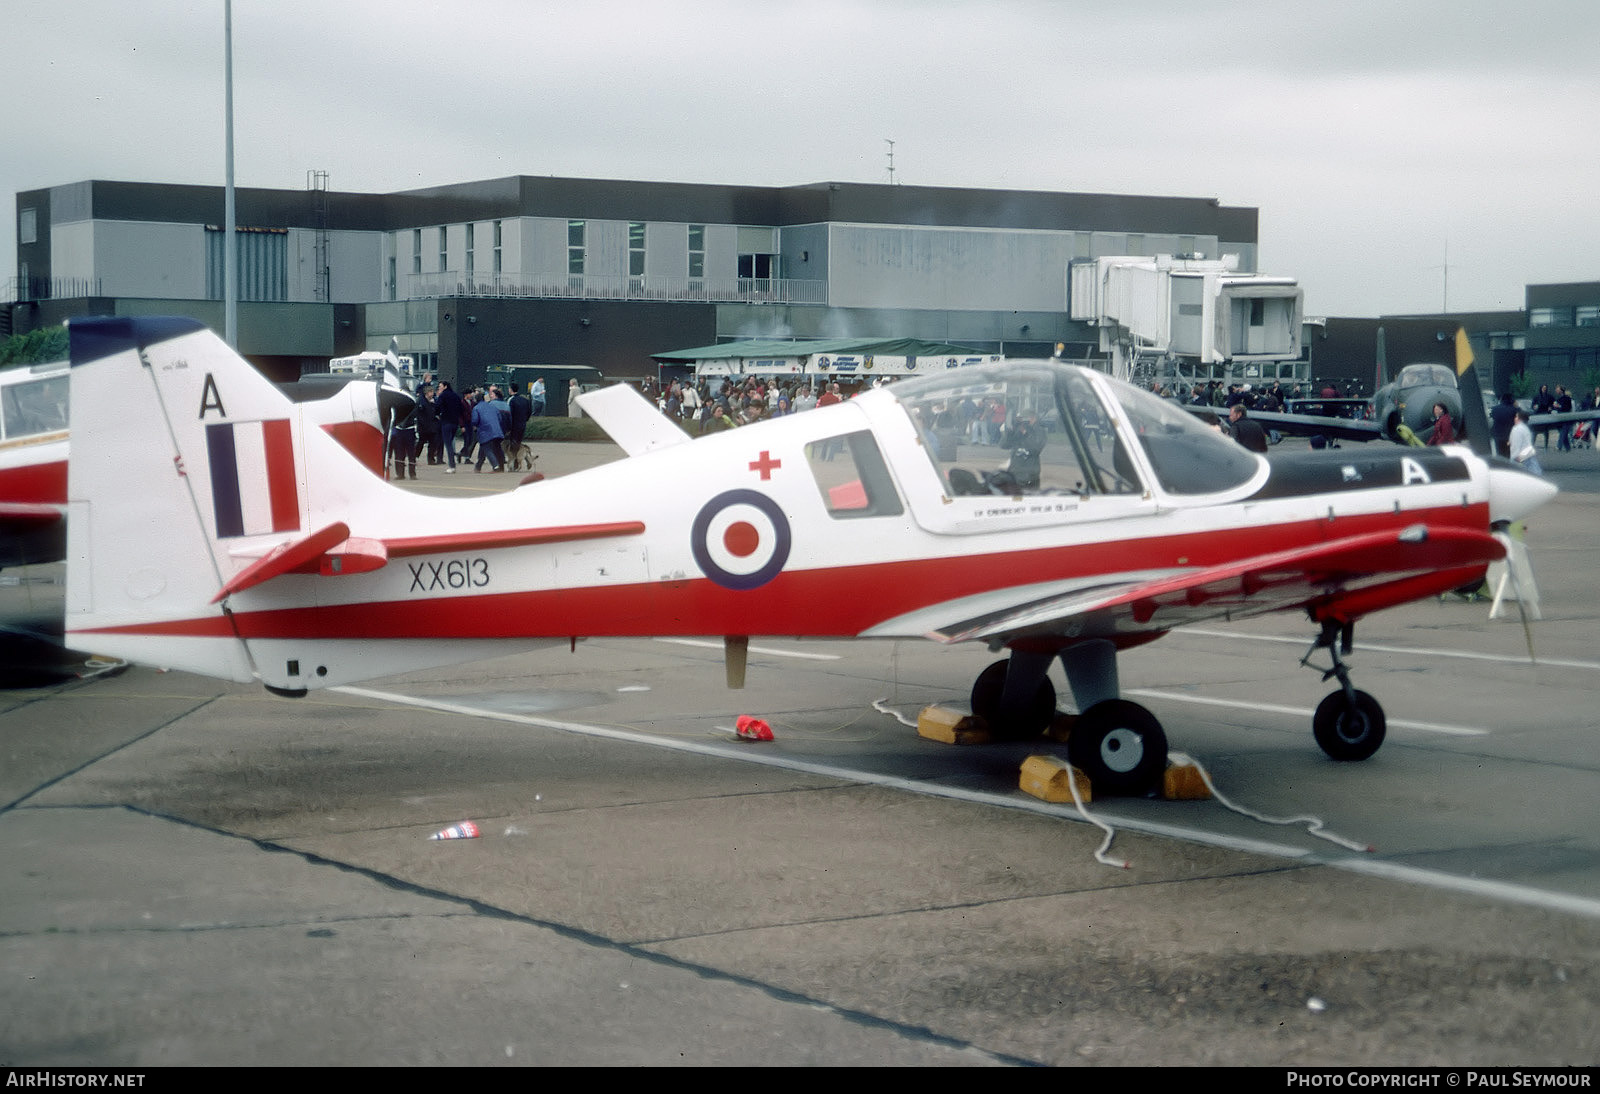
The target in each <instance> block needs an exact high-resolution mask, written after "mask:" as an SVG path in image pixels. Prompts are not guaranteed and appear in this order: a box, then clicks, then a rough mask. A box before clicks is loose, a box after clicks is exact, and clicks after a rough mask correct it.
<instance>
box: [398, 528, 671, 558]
mask: <svg viewBox="0 0 1600 1094" xmlns="http://www.w3.org/2000/svg"><path fill="white" fill-rule="evenodd" d="M643 531H644V522H643V521H638V520H620V521H615V522H613V523H610V524H566V525H557V526H554V527H550V528H504V529H495V530H492V531H485V532H451V533H446V534H444V535H438V536H410V537H407V538H405V539H386V540H384V541H383V545H384V547H385V548H386V549H387V550H388V552H389V557H391V558H404V557H407V556H411V555H437V554H442V553H444V552H446V551H492V550H494V549H496V548H499V547H528V546H532V545H534V544H539V543H567V542H570V541H573V540H580V539H607V538H609V537H611V536H636V535H638V534H639V533H641V532H643Z"/></svg>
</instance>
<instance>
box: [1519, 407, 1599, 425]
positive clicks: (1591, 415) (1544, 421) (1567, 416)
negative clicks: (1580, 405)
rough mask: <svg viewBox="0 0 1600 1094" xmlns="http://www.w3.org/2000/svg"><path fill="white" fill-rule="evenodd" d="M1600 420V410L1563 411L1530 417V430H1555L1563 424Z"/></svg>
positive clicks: (1531, 415)
mask: <svg viewBox="0 0 1600 1094" xmlns="http://www.w3.org/2000/svg"><path fill="white" fill-rule="evenodd" d="M1597 419H1600V410H1563V411H1558V412H1554V413H1550V414H1530V415H1528V428H1529V429H1540V430H1543V429H1554V428H1555V427H1556V426H1558V425H1560V424H1561V423H1562V422H1592V421H1596V420H1597Z"/></svg>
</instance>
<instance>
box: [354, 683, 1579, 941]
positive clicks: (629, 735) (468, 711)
mask: <svg viewBox="0 0 1600 1094" xmlns="http://www.w3.org/2000/svg"><path fill="white" fill-rule="evenodd" d="M328 690H329V691H336V692H340V693H342V694H345V695H358V696H362V697H364V698H368V699H377V700H379V701H381V702H388V703H395V704H398V705H400V706H410V707H419V708H423V709H427V710H438V711H443V712H445V713H449V714H460V715H463V716H466V717H469V718H490V719H493V720H496V721H501V722H515V723H519V724H521V725H531V726H540V727H542V728H545V729H554V730H559V731H561V732H563V733H574V734H578V735H580V736H585V737H601V738H605V739H607V740H613V741H627V742H629V743H632V744H641V745H648V746H649V747H651V748H665V749H670V750H672V751H675V752H688V753H693V754H695V755H700V756H708V757H713V758H716V759H724V760H739V761H741V762H743V763H753V764H761V765H763V766H765V767H774V768H780V769H783V770H786V771H794V772H798V773H801V774H808V775H816V776H818V777H821V778H826V779H835V780H838V781H840V782H847V783H855V784H858V785H865V786H881V787H885V788H888V789H891V790H903V791H905V792H907V793H910V794H921V795H923V796H924V797H933V798H946V799H949V800H952V801H963V802H969V803H973V804H978V805H990V806H999V807H1000V808H1003V809H1016V810H1021V811H1024V812H1029V813H1038V814H1041V815H1043V816H1049V817H1055V818H1057V819H1059V820H1068V821H1072V822H1073V823H1076V824H1081V823H1086V822H1085V821H1084V820H1083V818H1082V817H1080V816H1079V815H1078V813H1077V811H1076V809H1075V808H1074V807H1072V806H1068V805H1056V804H1053V803H1051V802H1045V801H1040V800H1039V799H1037V798H1033V797H1029V796H1028V795H1026V794H1023V793H1022V792H1021V791H1020V790H1019V791H1015V792H1010V793H1005V794H1000V793H996V792H993V791H988V790H967V789H964V788H962V787H958V786H946V785H943V784H941V783H933V782H925V781H920V780H916V779H906V778H902V777H900V776H898V775H878V774H874V773H872V772H870V771H856V770H852V769H850V768H846V767H837V766H835V765H833V764H824V763H816V762H814V761H810V760H801V759H797V758H795V757H792V756H784V755H782V754H775V753H772V752H769V751H763V750H760V749H758V748H755V747H751V746H747V745H742V744H737V743H730V744H729V745H726V746H723V745H717V744H714V743H712V742H709V741H692V740H682V739H680V738H675V737H658V736H654V735H652V734H648V733H640V732H638V731H635V730H627V729H615V728H612V727H608V726H594V725H588V724H586V723H583V722H566V721H561V720H558V719H555V718H539V717H536V716H534V715H530V714H514V713H511V712H508V711H500V710H485V709H482V708H479V707H473V706H468V705H467V704H465V703H455V702H448V701H446V700H442V699H426V698H422V697H420V696H414V695H400V694H397V693H395V692H389V691H376V690H373V689H371V688H358V687H350V686H340V687H333V688H329V689H328ZM1257 709H1263V708H1260V707H1258V708H1257ZM1102 816H1105V817H1107V819H1109V820H1111V821H1112V822H1113V823H1114V825H1115V827H1117V828H1118V829H1120V830H1123V831H1127V832H1138V833H1140V834H1142V835H1149V836H1162V837H1165V838H1168V839H1177V840H1183V841H1185V842H1187V843H1198V844H1201V845H1203V846H1207V847H1218V848H1221V849H1223V850H1227V851H1241V852H1244V853H1247V854H1257V855H1265V856H1268V857H1271V858H1284V859H1292V860H1295V861H1299V862H1305V863H1311V864H1316V865H1320V866H1328V867H1331V868H1333V869H1336V870H1346V871H1349V872H1351V873H1359V874H1367V875H1370V876H1373V877H1381V878H1388V879H1390V880H1394V881H1404V882H1408V883H1410V884H1414V885H1425V886H1429V887H1431V888H1435V889H1441V890H1445V891H1449V892H1457V893H1463V894H1466V895H1471V896H1480V897H1491V898H1493V899H1496V900H1503V901H1506V902H1508V903H1513V904H1521V905H1525V906H1528V907H1535V908H1544V909H1546V910H1550V911H1558V912H1565V913H1567V914H1570V915H1581V916H1585V917H1587V918H1590V919H1600V900H1594V899H1590V898H1587V897H1581V896H1575V895H1573V894H1571V893H1560V892H1553V891H1551V890H1548V889H1535V888H1532V887H1530V886H1526V885H1517V884H1514V883H1512V882H1501V881H1487V880H1484V879H1482V878H1473V877H1462V876H1459V875H1456V874H1447V873H1443V872H1442V871H1438V870H1424V869H1420V868H1417V867H1412V866H1405V865H1403V864H1400V863H1394V862H1386V861H1383V860H1381V859H1373V858H1371V857H1370V856H1366V855H1348V854H1327V853H1318V852H1313V851H1310V850H1307V849H1306V848H1304V847H1295V846H1293V845H1291V844H1283V843H1269V842H1266V841H1263V840H1251V839H1244V838H1241V837H1238V836H1229V835H1225V834H1223V833H1220V832H1208V831H1205V830H1204V829H1200V828H1191V827H1188V826H1184V825H1172V824H1161V823H1156V822H1153V821H1148V820H1141V819H1133V818H1128V817H1114V816H1109V815H1107V814H1105V813H1102Z"/></svg>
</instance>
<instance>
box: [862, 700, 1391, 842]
mask: <svg viewBox="0 0 1600 1094" xmlns="http://www.w3.org/2000/svg"><path fill="white" fill-rule="evenodd" d="M887 703H888V700H887V698H883V699H874V700H873V702H872V709H873V710H876V711H877V712H878V713H880V714H887V715H889V716H890V717H892V718H896V719H898V720H899V721H900V723H901V724H902V725H907V726H910V727H912V728H913V729H915V728H917V723H916V722H915V721H913V720H911V719H909V718H907V717H906V716H905V715H904V714H901V713H900V712H899V711H897V710H894V709H892V708H891V707H889V706H888V705H887ZM1051 758H1052V759H1054V760H1056V761H1057V762H1058V763H1060V764H1062V766H1064V767H1066V768H1067V770H1068V777H1067V783H1068V786H1069V787H1070V788H1071V790H1072V804H1073V805H1074V806H1076V807H1077V810H1078V814H1079V816H1081V817H1083V819H1084V820H1086V821H1088V822H1089V823H1090V824H1092V825H1094V826H1095V827H1096V828H1098V829H1100V830H1101V831H1102V832H1104V833H1105V834H1106V838H1105V840H1104V841H1102V842H1101V844H1100V846H1099V847H1098V848H1096V849H1095V853H1094V857H1095V861H1096V862H1099V863H1100V864H1101V865H1102V866H1114V867H1116V868H1118V869H1121V870H1127V869H1130V868H1131V864H1130V863H1129V862H1128V861H1127V860H1126V859H1119V858H1112V857H1111V856H1110V854H1109V853H1108V852H1110V850H1111V844H1112V841H1114V840H1115V839H1116V838H1117V833H1116V829H1114V828H1112V827H1111V825H1109V824H1107V823H1106V822H1105V821H1103V820H1101V819H1100V818H1099V817H1096V816H1094V815H1093V814H1091V813H1090V812H1089V810H1088V807H1087V806H1086V805H1085V804H1084V801H1083V797H1082V796H1081V795H1080V794H1079V793H1078V780H1077V779H1076V778H1075V777H1073V774H1072V773H1073V771H1074V769H1073V767H1072V765H1071V764H1070V763H1068V762H1067V761H1065V760H1062V759H1061V758H1060V757H1059V756H1052V757H1051ZM1168 759H1169V760H1170V761H1171V762H1172V763H1176V764H1193V765H1194V769H1195V770H1196V771H1198V772H1200V778H1201V781H1203V782H1204V783H1205V784H1206V789H1207V790H1208V791H1210V792H1211V796H1212V798H1213V799H1215V800H1216V802H1217V804H1218V805H1221V806H1222V807H1223V808H1225V809H1230V810H1232V811H1233V812H1235V813H1237V814H1239V815H1240V816H1241V817H1249V818H1250V819H1251V820H1255V821H1259V822H1261V823H1262V824H1276V825H1296V824H1297V825H1302V826H1304V828H1305V830H1306V833H1307V834H1308V835H1312V836H1316V837H1317V838H1318V839H1324V840H1327V841H1328V842H1329V843H1334V844H1337V845H1338V846H1340V847H1343V848H1345V849H1346V850H1349V851H1362V852H1373V851H1376V850H1377V848H1376V847H1373V846H1372V845H1371V844H1361V843H1358V842H1356V841H1355V840H1352V839H1347V838H1346V837H1344V836H1341V835H1339V834H1338V833H1336V832H1330V831H1328V830H1327V824H1326V822H1324V821H1323V820H1322V818H1321V817H1313V816H1300V817H1269V816H1267V815H1266V814H1265V813H1257V812H1256V811H1255V810H1253V809H1246V808H1245V807H1244V806H1242V805H1239V804H1238V803H1237V802H1235V801H1233V800H1232V799H1231V798H1229V797H1227V795H1225V794H1223V793H1222V791H1220V790H1218V789H1217V784H1216V783H1215V782H1213V781H1212V779H1211V772H1209V771H1207V770H1206V769H1205V765H1204V764H1202V763H1201V762H1200V761H1199V760H1197V759H1195V758H1194V757H1193V756H1190V755H1188V754H1187V753H1183V752H1173V753H1170V754H1169V756H1168Z"/></svg>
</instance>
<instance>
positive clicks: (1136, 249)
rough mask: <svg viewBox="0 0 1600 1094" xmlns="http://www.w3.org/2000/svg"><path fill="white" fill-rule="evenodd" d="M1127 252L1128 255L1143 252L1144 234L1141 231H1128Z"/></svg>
mask: <svg viewBox="0 0 1600 1094" xmlns="http://www.w3.org/2000/svg"><path fill="white" fill-rule="evenodd" d="M1128 253H1129V254H1130V255H1142V254H1144V236H1143V235H1142V234H1141V233H1138V232H1129V233H1128Z"/></svg>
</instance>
